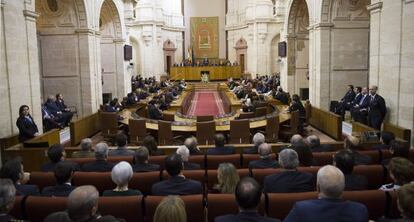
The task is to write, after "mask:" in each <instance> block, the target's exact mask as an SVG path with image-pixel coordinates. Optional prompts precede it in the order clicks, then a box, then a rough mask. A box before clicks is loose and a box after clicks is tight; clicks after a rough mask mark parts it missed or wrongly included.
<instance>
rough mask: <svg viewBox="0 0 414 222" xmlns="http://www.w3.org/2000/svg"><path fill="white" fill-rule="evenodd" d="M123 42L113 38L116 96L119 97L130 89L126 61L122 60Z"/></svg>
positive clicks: (129, 77)
mask: <svg viewBox="0 0 414 222" xmlns="http://www.w3.org/2000/svg"><path fill="white" fill-rule="evenodd" d="M124 43H125V40H124V39H114V44H115V60H116V61H115V66H116V68H115V72H116V76H117V77H116V79H117V94H118V95H117V97H118V98H119V99H121V98H122V97H124V96H126V95H127V94H128V93H129V92H130V91H131V76H130V74H129V73H128V72H127V70H126V67H127V65H128V62H126V61H125V60H124Z"/></svg>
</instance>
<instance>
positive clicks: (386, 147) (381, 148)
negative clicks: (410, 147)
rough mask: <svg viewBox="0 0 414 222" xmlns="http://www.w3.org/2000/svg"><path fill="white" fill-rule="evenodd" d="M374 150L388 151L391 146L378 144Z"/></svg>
mask: <svg viewBox="0 0 414 222" xmlns="http://www.w3.org/2000/svg"><path fill="white" fill-rule="evenodd" d="M372 149H373V150H388V149H390V145H386V144H377V145H374V146H372Z"/></svg>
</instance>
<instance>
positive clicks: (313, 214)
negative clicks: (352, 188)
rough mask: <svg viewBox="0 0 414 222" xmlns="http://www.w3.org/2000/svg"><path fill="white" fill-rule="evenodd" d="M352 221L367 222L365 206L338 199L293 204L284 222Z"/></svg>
mask: <svg viewBox="0 0 414 222" xmlns="http://www.w3.org/2000/svg"><path fill="white" fill-rule="evenodd" d="M295 221H303V222H313V221H315V222H320V221H352V222H367V221H368V210H367V208H366V207H365V205H363V204H361V203H357V202H353V201H344V200H339V199H327V198H323V199H316V200H305V201H298V202H296V203H295V205H294V206H293V208H292V209H291V210H290V213H289V214H288V215H287V217H286V218H285V220H284V222H295Z"/></svg>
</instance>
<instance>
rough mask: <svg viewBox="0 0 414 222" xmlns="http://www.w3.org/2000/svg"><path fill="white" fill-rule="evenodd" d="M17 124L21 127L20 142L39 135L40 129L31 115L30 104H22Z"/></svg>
mask: <svg viewBox="0 0 414 222" xmlns="http://www.w3.org/2000/svg"><path fill="white" fill-rule="evenodd" d="M16 126H17V128H19V142H24V141H26V140H28V139H31V138H33V137H35V136H38V135H39V129H38V128H37V125H36V123H35V122H34V120H33V118H32V116H31V115H30V113H29V106H27V105H22V106H20V108H19V118H17V121H16Z"/></svg>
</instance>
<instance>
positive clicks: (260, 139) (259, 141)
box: [243, 133, 265, 154]
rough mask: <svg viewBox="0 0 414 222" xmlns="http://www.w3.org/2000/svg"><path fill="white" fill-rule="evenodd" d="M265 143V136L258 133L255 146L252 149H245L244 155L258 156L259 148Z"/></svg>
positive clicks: (254, 137)
mask: <svg viewBox="0 0 414 222" xmlns="http://www.w3.org/2000/svg"><path fill="white" fill-rule="evenodd" d="M264 142H265V136H264V135H263V134H262V133H256V134H254V136H253V144H254V146H253V147H252V148H245V149H243V153H245V154H256V153H257V150H258V149H259V146H260V145H261V144H263V143H264Z"/></svg>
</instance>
